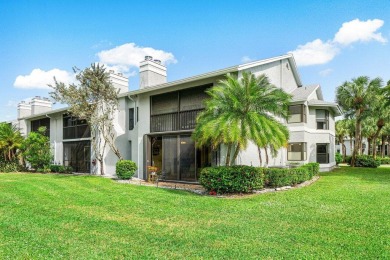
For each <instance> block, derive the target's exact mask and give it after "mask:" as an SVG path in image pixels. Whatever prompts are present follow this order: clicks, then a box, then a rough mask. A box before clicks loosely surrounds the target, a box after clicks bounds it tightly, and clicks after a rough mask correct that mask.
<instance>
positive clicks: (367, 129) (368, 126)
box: [362, 117, 377, 155]
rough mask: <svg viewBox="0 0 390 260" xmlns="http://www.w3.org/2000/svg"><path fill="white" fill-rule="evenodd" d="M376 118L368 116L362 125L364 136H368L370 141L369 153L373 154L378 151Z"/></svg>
mask: <svg viewBox="0 0 390 260" xmlns="http://www.w3.org/2000/svg"><path fill="white" fill-rule="evenodd" d="M375 123H376V119H375V118H373V117H367V118H365V119H364V120H363V125H362V137H365V138H367V141H368V147H367V149H368V154H369V155H372V154H374V152H375V151H376V147H377V146H376V139H375V138H374V136H375V134H376V125H375Z"/></svg>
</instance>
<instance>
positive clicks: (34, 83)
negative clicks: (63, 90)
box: [14, 69, 74, 89]
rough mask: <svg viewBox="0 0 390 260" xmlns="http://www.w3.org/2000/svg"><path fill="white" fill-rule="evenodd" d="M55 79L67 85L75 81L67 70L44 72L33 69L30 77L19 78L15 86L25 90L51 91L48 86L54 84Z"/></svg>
mask: <svg viewBox="0 0 390 260" xmlns="http://www.w3.org/2000/svg"><path fill="white" fill-rule="evenodd" d="M54 77H56V79H57V80H58V81H60V82H64V83H65V84H69V83H71V82H73V81H74V75H73V74H72V73H69V72H68V71H65V70H60V69H52V70H49V71H44V70H41V69H33V70H32V71H31V73H30V74H29V75H24V76H23V75H19V76H17V77H16V79H15V82H14V86H15V87H16V88H23V89H50V87H49V86H48V84H54V79H53V78H54Z"/></svg>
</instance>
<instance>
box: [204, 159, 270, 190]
mask: <svg viewBox="0 0 390 260" xmlns="http://www.w3.org/2000/svg"><path fill="white" fill-rule="evenodd" d="M263 171H264V169H262V168H257V167H253V166H245V165H237V166H217V167H207V168H204V169H203V170H202V172H201V175H200V178H199V182H200V184H201V185H202V186H203V187H204V188H205V189H206V190H207V191H211V192H216V193H218V194H223V193H248V192H251V191H253V190H256V189H261V188H263V187H264V174H263Z"/></svg>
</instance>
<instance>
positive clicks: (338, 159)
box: [335, 153, 343, 165]
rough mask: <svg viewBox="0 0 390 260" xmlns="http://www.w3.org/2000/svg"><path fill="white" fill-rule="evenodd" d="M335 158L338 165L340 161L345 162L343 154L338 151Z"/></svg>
mask: <svg viewBox="0 0 390 260" xmlns="http://www.w3.org/2000/svg"><path fill="white" fill-rule="evenodd" d="M335 159H336V164H337V165H338V164H339V163H342V162H343V156H342V155H341V153H336V156H335Z"/></svg>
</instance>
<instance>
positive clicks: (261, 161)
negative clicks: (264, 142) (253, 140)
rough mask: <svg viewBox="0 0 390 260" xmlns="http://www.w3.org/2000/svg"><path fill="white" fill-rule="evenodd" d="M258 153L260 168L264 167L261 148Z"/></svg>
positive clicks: (258, 147)
mask: <svg viewBox="0 0 390 260" xmlns="http://www.w3.org/2000/svg"><path fill="white" fill-rule="evenodd" d="M257 151H258V152H259V162H260V167H261V166H262V165H263V160H262V159H261V147H260V146H257Z"/></svg>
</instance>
